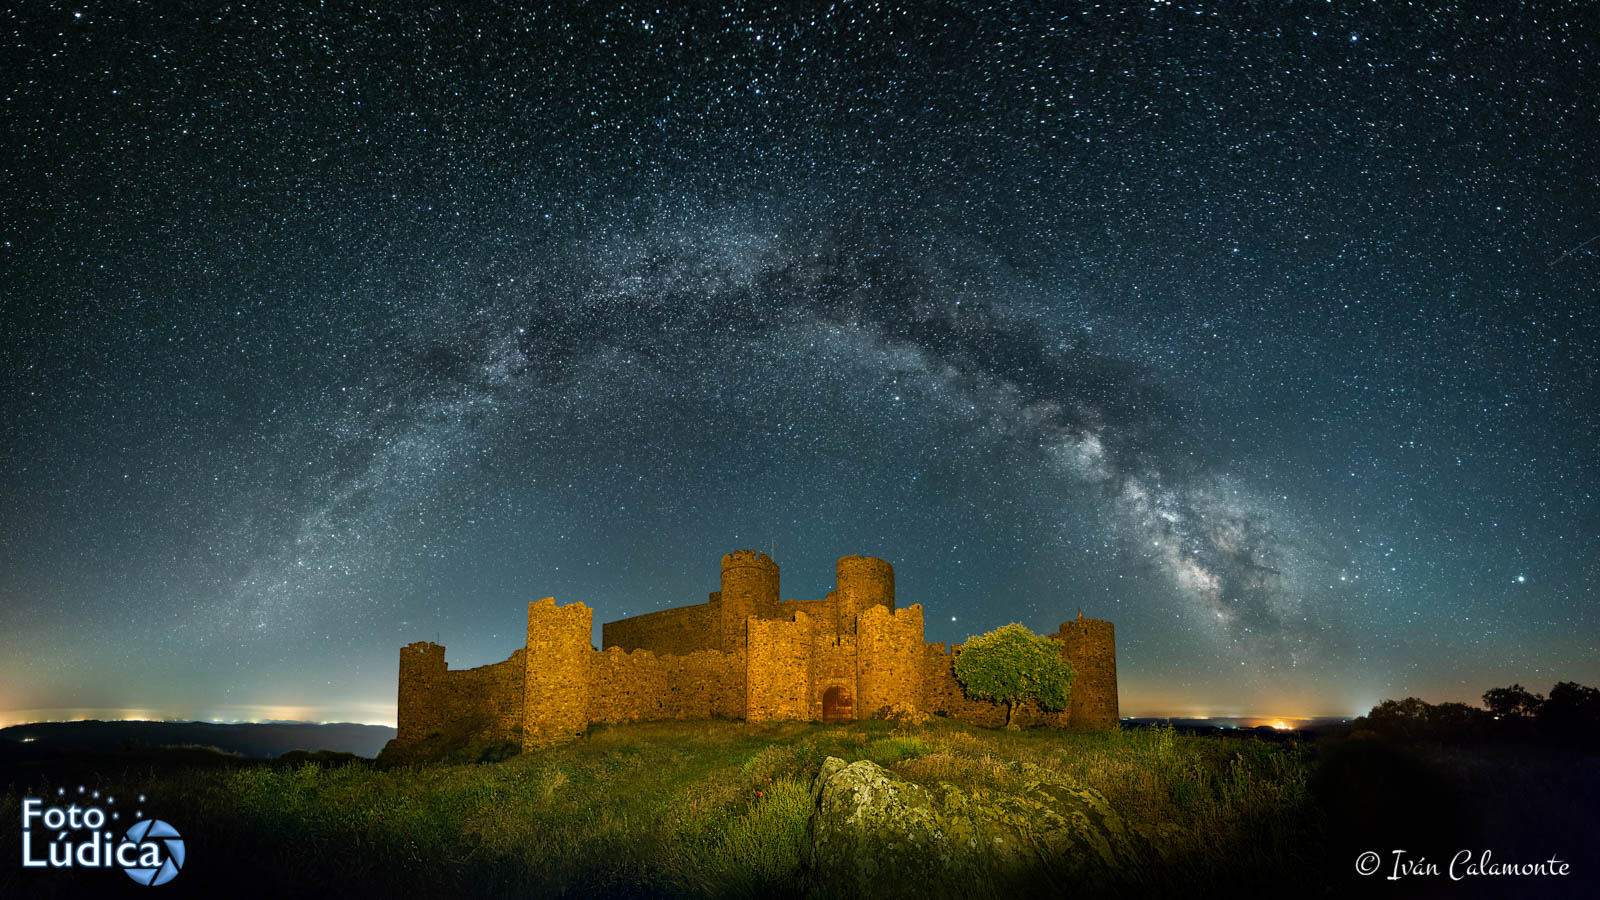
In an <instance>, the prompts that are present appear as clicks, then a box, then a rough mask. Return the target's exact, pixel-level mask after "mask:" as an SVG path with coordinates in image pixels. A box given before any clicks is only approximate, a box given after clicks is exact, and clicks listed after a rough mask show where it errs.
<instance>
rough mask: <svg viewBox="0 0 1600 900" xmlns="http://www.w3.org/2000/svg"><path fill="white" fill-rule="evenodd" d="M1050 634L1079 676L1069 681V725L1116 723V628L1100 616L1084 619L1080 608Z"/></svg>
mask: <svg viewBox="0 0 1600 900" xmlns="http://www.w3.org/2000/svg"><path fill="white" fill-rule="evenodd" d="M1053 637H1054V638H1055V639H1056V640H1058V641H1060V642H1061V654H1062V655H1063V656H1065V657H1066V658H1067V661H1068V662H1070V663H1072V668H1073V670H1074V671H1076V672H1077V673H1078V677H1077V678H1076V679H1075V680H1074V681H1073V682H1072V703H1071V709H1070V711H1069V713H1068V724H1069V725H1071V726H1072V727H1073V728H1089V729H1107V728H1115V727H1117V723H1118V711H1117V641H1116V629H1115V628H1114V627H1113V626H1112V624H1111V623H1110V622H1106V621H1103V620H1101V619H1085V618H1084V617H1083V611H1082V610H1079V611H1078V618H1077V619H1075V620H1073V621H1071V622H1062V623H1061V630H1060V631H1059V632H1057V633H1056V634H1055V635H1053Z"/></svg>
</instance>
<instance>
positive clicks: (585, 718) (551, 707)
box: [522, 597, 594, 749]
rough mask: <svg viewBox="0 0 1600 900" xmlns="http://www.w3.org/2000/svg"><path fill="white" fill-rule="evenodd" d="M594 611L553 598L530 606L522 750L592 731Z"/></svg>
mask: <svg viewBox="0 0 1600 900" xmlns="http://www.w3.org/2000/svg"><path fill="white" fill-rule="evenodd" d="M593 629H594V611H593V610H591V609H589V607H587V606H584V605H583V604H582V603H573V604H570V605H568V606H556V601H555V598H554V597H546V598H545V599H543V600H540V601H539V602H537V603H530V604H528V649H527V656H526V660H527V666H526V689H525V690H524V693H523V696H524V700H525V713H524V716H523V732H522V746H523V749H530V748H533V747H543V746H548V745H550V744H555V743H559V742H561V741H564V740H568V739H570V738H571V737H572V736H573V735H575V734H578V733H579V732H582V731H583V730H584V729H585V728H587V727H588V725H589V678H590V675H591V673H590V669H589V667H590V661H589V659H590V657H591V656H593V655H594V648H593V647H592V646H591V645H590V643H589V637H590V634H591V633H592V632H593Z"/></svg>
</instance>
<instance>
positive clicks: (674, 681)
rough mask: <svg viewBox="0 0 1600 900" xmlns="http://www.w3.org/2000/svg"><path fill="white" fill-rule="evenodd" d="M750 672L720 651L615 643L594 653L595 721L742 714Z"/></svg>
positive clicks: (591, 697)
mask: <svg viewBox="0 0 1600 900" xmlns="http://www.w3.org/2000/svg"><path fill="white" fill-rule="evenodd" d="M744 682H745V671H744V664H743V660H741V659H740V658H739V657H737V656H734V655H730V654H727V653H722V652H719V651H716V650H702V651H699V652H696V653H690V654H685V655H682V656H673V655H657V654H655V653H652V652H650V651H649V650H635V651H633V652H631V653H625V652H623V651H622V649H621V648H618V647H612V648H610V649H608V650H606V651H605V652H603V653H594V654H591V656H590V680H589V713H588V719H589V721H591V722H612V723H615V722H635V721H648V720H651V719H704V718H727V719H734V718H742V717H743V716H744V704H745V687H744Z"/></svg>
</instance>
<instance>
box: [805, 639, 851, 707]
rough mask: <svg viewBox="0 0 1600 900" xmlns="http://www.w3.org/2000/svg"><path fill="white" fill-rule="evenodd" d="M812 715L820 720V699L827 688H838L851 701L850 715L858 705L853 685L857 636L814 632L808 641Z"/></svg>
mask: <svg viewBox="0 0 1600 900" xmlns="http://www.w3.org/2000/svg"><path fill="white" fill-rule="evenodd" d="M811 672H812V682H813V685H812V689H811V715H810V716H809V718H811V719H814V720H818V721H820V720H822V696H823V694H825V693H827V691H828V688H833V687H836V688H839V689H840V690H841V691H843V692H844V694H845V696H847V697H849V699H850V709H851V713H852V716H854V714H855V713H856V708H857V704H858V703H859V702H860V695H861V690H860V686H859V685H858V684H857V683H856V636H855V635H854V634H835V633H832V632H827V631H817V632H815V633H814V635H813V636H812V640H811Z"/></svg>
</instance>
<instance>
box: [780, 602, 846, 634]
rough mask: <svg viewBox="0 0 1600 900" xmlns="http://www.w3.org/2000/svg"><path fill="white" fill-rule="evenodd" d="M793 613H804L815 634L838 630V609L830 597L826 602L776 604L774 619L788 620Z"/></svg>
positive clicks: (791, 617)
mask: <svg viewBox="0 0 1600 900" xmlns="http://www.w3.org/2000/svg"><path fill="white" fill-rule="evenodd" d="M795 613H805V614H806V615H807V616H808V617H809V618H810V619H811V628H812V630H813V631H817V632H836V631H838V630H839V608H838V604H836V603H835V602H834V601H833V599H832V598H831V597H830V598H829V599H826V600H785V601H783V602H782V603H779V604H778V613H777V615H775V616H773V618H775V619H784V620H786V621H787V620H790V619H793V618H794V614H795Z"/></svg>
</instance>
